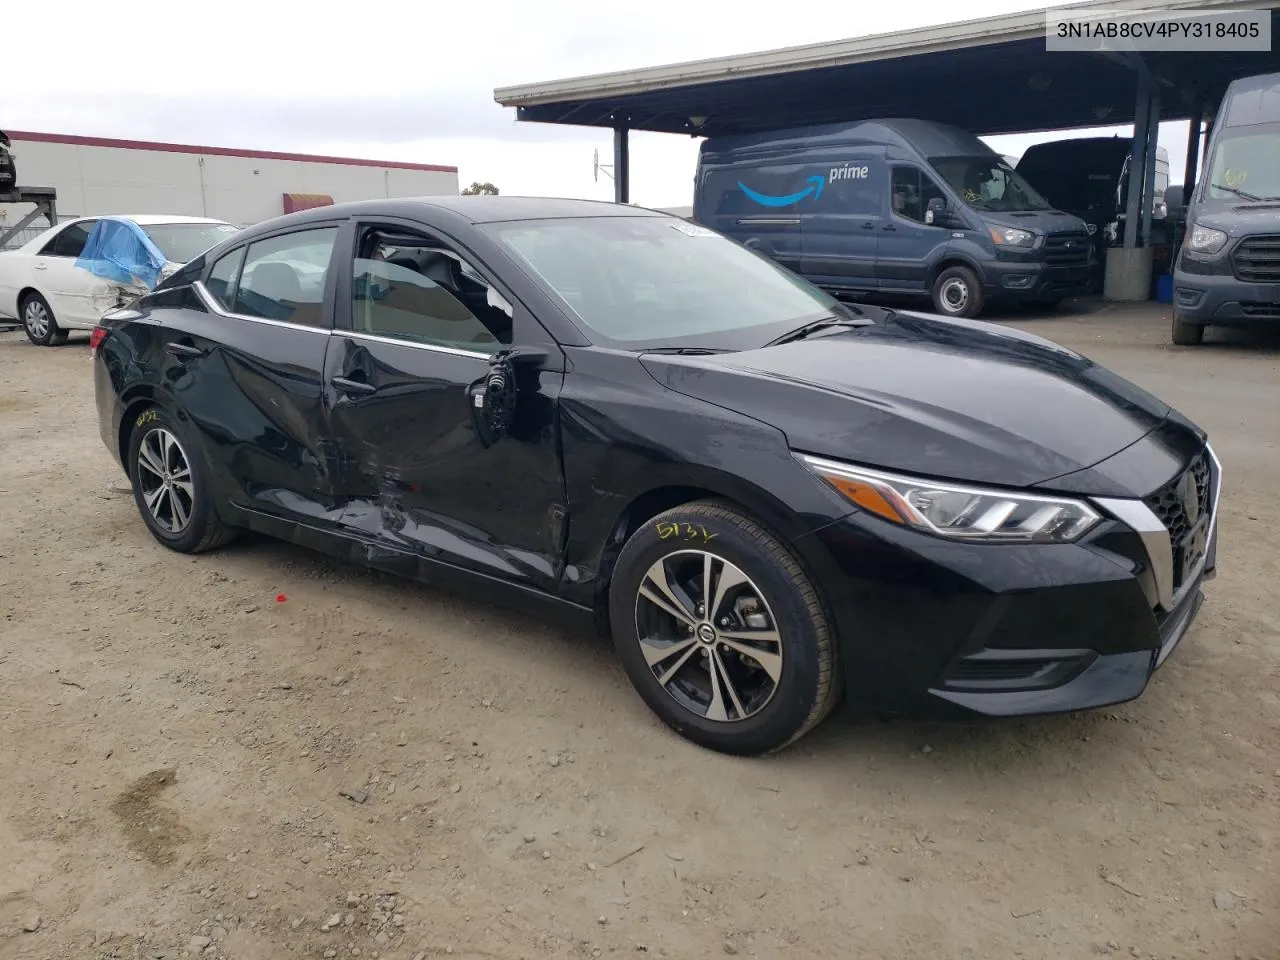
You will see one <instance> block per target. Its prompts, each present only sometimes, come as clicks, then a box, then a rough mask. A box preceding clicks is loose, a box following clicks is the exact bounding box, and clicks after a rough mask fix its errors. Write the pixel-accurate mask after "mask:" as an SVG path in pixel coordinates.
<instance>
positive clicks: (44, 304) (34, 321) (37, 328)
mask: <svg viewBox="0 0 1280 960" xmlns="http://www.w3.org/2000/svg"><path fill="white" fill-rule="evenodd" d="M18 312H19V313H20V314H21V315H22V329H23V330H25V331H26V332H27V339H28V340H30V341H31V342H32V343H34V344H35V345H36V346H37V347H56V346H58V345H60V344H63V343H66V342H67V331H65V330H63V329H62V328H61V327H59V326H58V319H57V317H55V316H54V315H53V308H52V307H50V306H49V301H48V300H46V299H45V298H44V297H42V296H40V294H38V293H35V292H32V293H28V294H27V295H26V296H25V297H23V298H22V307H21V309H20V310H19V311H18Z"/></svg>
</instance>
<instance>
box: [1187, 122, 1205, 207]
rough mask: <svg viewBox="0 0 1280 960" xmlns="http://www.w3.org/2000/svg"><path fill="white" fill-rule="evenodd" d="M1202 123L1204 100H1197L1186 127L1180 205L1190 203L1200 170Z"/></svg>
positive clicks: (1188, 204)
mask: <svg viewBox="0 0 1280 960" xmlns="http://www.w3.org/2000/svg"><path fill="white" fill-rule="evenodd" d="M1203 125H1204V101H1203V100H1197V101H1196V105H1195V109H1194V110H1192V112H1191V124H1190V126H1189V127H1188V128H1187V168H1186V170H1185V171H1184V172H1183V174H1182V205H1183V206H1184V207H1187V206H1190V205H1191V194H1192V193H1193V192H1194V191H1195V185H1196V176H1197V175H1198V174H1199V172H1200V128H1201V127H1202V126H1203Z"/></svg>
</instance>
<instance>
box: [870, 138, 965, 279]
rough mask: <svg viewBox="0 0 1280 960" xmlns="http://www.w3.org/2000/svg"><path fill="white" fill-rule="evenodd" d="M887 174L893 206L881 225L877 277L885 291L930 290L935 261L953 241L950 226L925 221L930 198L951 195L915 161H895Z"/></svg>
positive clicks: (890, 201)
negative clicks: (914, 162) (930, 279)
mask: <svg viewBox="0 0 1280 960" xmlns="http://www.w3.org/2000/svg"><path fill="white" fill-rule="evenodd" d="M887 173H888V177H889V196H888V201H889V203H888V207H889V209H888V211H887V216H886V217H885V220H884V222H883V223H882V224H881V225H880V231H879V234H880V244H879V251H878V253H879V256H878V260H877V263H876V276H877V277H878V278H879V281H880V289H881V290H885V291H899V292H908V293H922V292H925V291H927V290H928V289H929V278H930V273H931V270H932V266H933V264H934V263H936V262H938V260H939V259H940V258H941V256H942V254H943V253H944V252H945V250H946V247H947V245H948V244H949V243H950V242H951V230H950V228H949V227H942V226H934V225H932V224H926V223H925V222H924V221H925V210H927V209H928V206H929V201H930V200H932V199H934V198H941V199H947V195H946V194H945V193H944V192H943V190H942V188H941V187H939V186H938V184H937V182H936V181H935V180H934V179H933V177H931V176H930V175H929V174H928V173H926V172H925V171H923V170H921V169H920V168H919V167H917V166H916V165H915V164H911V163H894V164H893V165H892V166H890V167H889V170H888V171H887Z"/></svg>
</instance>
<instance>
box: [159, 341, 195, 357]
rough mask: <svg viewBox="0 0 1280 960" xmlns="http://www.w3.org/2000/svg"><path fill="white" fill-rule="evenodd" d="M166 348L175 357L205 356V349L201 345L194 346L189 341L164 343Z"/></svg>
mask: <svg viewBox="0 0 1280 960" xmlns="http://www.w3.org/2000/svg"><path fill="white" fill-rule="evenodd" d="M164 349H165V351H166V352H168V353H170V354H172V355H173V356H175V357H181V358H190V357H203V356H204V351H203V350H201V349H200V348H199V347H193V346H192V345H191V344H189V343H166V344H165V345H164Z"/></svg>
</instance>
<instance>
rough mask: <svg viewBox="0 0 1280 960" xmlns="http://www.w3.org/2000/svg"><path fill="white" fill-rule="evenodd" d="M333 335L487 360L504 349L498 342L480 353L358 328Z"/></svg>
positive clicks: (340, 331)
mask: <svg viewBox="0 0 1280 960" xmlns="http://www.w3.org/2000/svg"><path fill="white" fill-rule="evenodd" d="M333 332H334V335H335V336H339V337H350V338H351V339H353V340H370V341H372V342H374V343H387V344H390V345H391V346H393V347H414V348H416V349H418V350H430V351H431V352H432V353H445V354H449V355H451V356H455V357H475V358H476V359H478V360H489V359H490V358H492V357H493V355H494V354H495V353H498V352H499V351H500V350H502V349H504V347H505V344H501V343H499V344H498V345H497V346H498V349H497V350H494V351H493V352H492V353H481V352H480V351H479V350H463V349H462V348H461V347H444V346H440V345H438V344H434V343H418V342H417V341H414V340H400V339H398V338H396V337H384V336H381V335H379V334H376V333H362V332H360V331H359V330H334V331H333Z"/></svg>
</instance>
